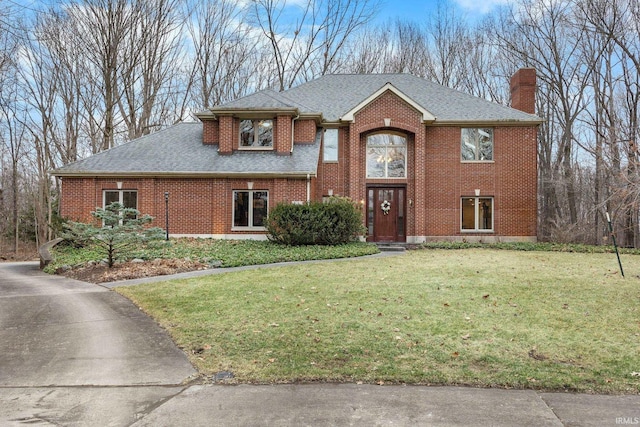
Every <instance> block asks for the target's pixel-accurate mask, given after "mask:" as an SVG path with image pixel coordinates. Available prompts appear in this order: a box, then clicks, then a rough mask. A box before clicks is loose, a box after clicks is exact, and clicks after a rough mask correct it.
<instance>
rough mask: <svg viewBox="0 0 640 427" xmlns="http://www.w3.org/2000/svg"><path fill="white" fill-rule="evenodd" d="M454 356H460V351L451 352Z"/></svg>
mask: <svg viewBox="0 0 640 427" xmlns="http://www.w3.org/2000/svg"><path fill="white" fill-rule="evenodd" d="M451 356H452V357H458V356H460V353H458V352H457V351H454V352H453V353H451Z"/></svg>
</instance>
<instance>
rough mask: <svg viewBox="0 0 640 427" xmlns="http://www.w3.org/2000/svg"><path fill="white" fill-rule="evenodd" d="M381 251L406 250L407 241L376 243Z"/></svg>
mask: <svg viewBox="0 0 640 427" xmlns="http://www.w3.org/2000/svg"><path fill="white" fill-rule="evenodd" d="M376 246H377V247H378V249H380V252H404V251H406V250H407V244H406V243H394V242H386V243H376Z"/></svg>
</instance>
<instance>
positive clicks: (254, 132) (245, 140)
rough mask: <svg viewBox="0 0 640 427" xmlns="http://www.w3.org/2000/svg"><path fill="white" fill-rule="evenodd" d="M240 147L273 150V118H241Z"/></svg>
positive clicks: (243, 148)
mask: <svg viewBox="0 0 640 427" xmlns="http://www.w3.org/2000/svg"><path fill="white" fill-rule="evenodd" d="M239 135H240V141H239V148H240V149H242V150H273V120H271V119H245V120H240V132H239Z"/></svg>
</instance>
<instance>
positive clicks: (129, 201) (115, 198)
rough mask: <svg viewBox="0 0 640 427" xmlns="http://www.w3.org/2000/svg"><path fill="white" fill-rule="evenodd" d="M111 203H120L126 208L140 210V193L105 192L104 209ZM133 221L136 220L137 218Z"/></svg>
mask: <svg viewBox="0 0 640 427" xmlns="http://www.w3.org/2000/svg"><path fill="white" fill-rule="evenodd" d="M111 203H120V204H121V205H122V207H124V208H130V209H138V192H137V191H136V190H104V192H103V205H102V207H103V208H106V207H107V206H109V205H110V204H111ZM126 219H128V218H125V220H126ZM131 219H135V217H132V218H131ZM105 225H115V224H105Z"/></svg>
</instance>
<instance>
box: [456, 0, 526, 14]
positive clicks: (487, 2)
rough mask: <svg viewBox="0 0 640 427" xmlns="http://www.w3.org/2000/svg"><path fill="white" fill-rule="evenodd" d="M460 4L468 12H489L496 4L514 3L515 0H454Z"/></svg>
mask: <svg viewBox="0 0 640 427" xmlns="http://www.w3.org/2000/svg"><path fill="white" fill-rule="evenodd" d="M453 2H454V3H456V4H457V5H458V6H460V7H461V8H462V9H464V10H466V11H468V12H479V13H482V14H484V13H489V12H491V10H492V9H493V8H495V7H496V6H504V5H506V4H509V3H514V0H453Z"/></svg>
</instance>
